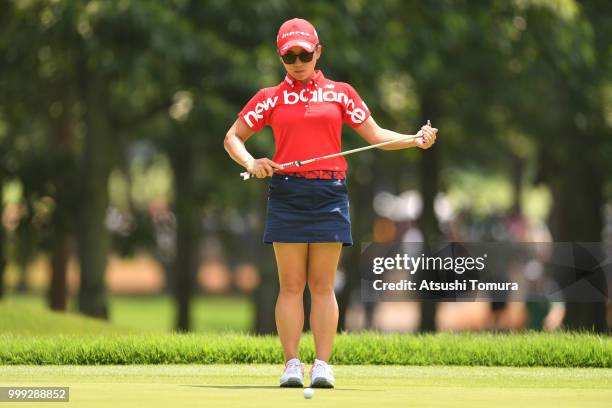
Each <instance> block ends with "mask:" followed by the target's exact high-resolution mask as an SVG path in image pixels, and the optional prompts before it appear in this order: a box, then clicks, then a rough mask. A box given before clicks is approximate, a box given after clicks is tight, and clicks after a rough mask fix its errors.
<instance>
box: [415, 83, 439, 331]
mask: <svg viewBox="0 0 612 408" xmlns="http://www.w3.org/2000/svg"><path fill="white" fill-rule="evenodd" d="M432 92H433V91H432V90H427V89H426V90H425V91H423V92H422V94H423V96H422V98H421V112H423V116H422V118H421V123H422V124H425V123H427V120H428V119H430V120H432V121H433V123H432V126H433V127H436V124H435V118H436V117H437V108H436V104H435V102H434V101H433V99H432V97H431V94H432ZM432 118H433V119H432ZM438 150H439V148H437V146H436V145H434V146H433V147H432V148H430V149H428V150H423V151H421V152H420V153H421V157H420V158H419V176H420V179H421V197H422V199H423V212H422V213H421V217H420V218H419V221H418V225H419V228H420V229H421V232H422V233H423V240H424V245H423V248H424V250H425V255H426V256H427V255H429V254H428V253H427V252H428V251H429V248H430V244H434V243H435V242H436V240H438V239H439V238H440V229H439V228H438V220H437V219H436V214H435V212H434V200H435V198H436V194H437V193H438V189H439V187H440V180H439V179H440V177H439V174H440V165H439V162H438V161H439V158H438V157H439V152H438ZM436 309H437V303H436V302H434V301H432V300H421V322H420V326H419V331H420V332H432V331H435V330H436Z"/></svg>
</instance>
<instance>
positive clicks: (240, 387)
mask: <svg viewBox="0 0 612 408" xmlns="http://www.w3.org/2000/svg"><path fill="white" fill-rule="evenodd" d="M181 387H195V388H219V389H224V390H251V389H270V390H274V389H276V390H295V389H300V388H299V387H293V388H292V387H279V386H278V385H276V386H274V385H181ZM304 388H306V387H304ZM319 389H325V388H317V390H319ZM333 390H334V391H367V392H370V391H384V390H360V389H357V388H334V389H333Z"/></svg>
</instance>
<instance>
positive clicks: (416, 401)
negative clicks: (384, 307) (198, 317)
mask: <svg viewBox="0 0 612 408" xmlns="http://www.w3.org/2000/svg"><path fill="white" fill-rule="evenodd" d="M281 368H282V367H281V366H278V365H147V366H134V365H132V366H1V367H0V385H2V386H9V385H21V386H26V385H28V386H43V385H44V386H69V387H70V402H69V403H63V404H62V403H60V404H61V405H62V406H64V405H65V406H75V407H84V408H87V407H109V406H112V407H113V408H120V407H173V406H176V407H265V408H270V407H277V406H278V407H287V405H286V404H291V405H290V406H291V407H302V406H311V407H312V406H319V407H331V406H333V407H351V408H355V407H362V406H367V407H369V408H372V407H373V406H376V408H387V407H464V406H465V407H470V408H475V407H487V408H489V407H491V406H504V407H521V408H524V407H529V406H538V408H544V407H555V408H560V407H609V406H610V405H609V404H610V401H612V370H611V369H582V368H510V367H446V366H433V367H431V366H429V367H407V366H335V367H334V371H335V374H336V382H337V388H336V389H334V390H323V389H317V390H315V395H314V397H313V399H312V400H306V399H304V397H303V394H302V390H301V389H281V388H279V387H277V386H276V384H277V381H278V377H279V375H280V371H281ZM307 369H308V367H307ZM0 406H1V407H2V408H4V407H9V406H15V407H20V408H25V407H30V406H32V407H34V406H41V404H40V403H38V404H35V403H24V402H19V403H0ZM54 406H55V404H54Z"/></svg>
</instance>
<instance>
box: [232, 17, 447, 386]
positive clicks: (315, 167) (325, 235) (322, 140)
mask: <svg viewBox="0 0 612 408" xmlns="http://www.w3.org/2000/svg"><path fill="white" fill-rule="evenodd" d="M276 43H277V47H278V53H279V59H280V61H281V63H282V64H283V66H284V67H285V70H286V71H287V75H286V76H285V79H284V80H283V81H282V82H281V83H280V84H278V85H276V86H273V87H270V88H263V89H261V90H259V92H257V93H256V94H255V96H254V97H253V98H252V99H251V100H250V101H249V102H248V103H247V105H246V106H245V107H244V109H243V110H242V111H241V112H240V113H239V114H238V119H237V120H236V121H235V122H234V124H233V125H232V127H231V128H230V129H229V131H228V132H227V135H226V137H225V142H224V145H225V149H226V150H227V152H228V153H229V155H230V156H231V157H232V159H234V160H235V161H236V162H238V163H239V164H240V165H242V166H244V167H245V168H246V170H247V171H248V172H249V173H251V174H253V175H255V176H256V177H257V178H264V177H268V176H271V177H272V178H271V180H270V183H269V186H268V208H267V216H266V224H265V232H264V242H265V243H268V244H273V247H274V254H275V256H276V263H277V266H278V274H279V282H280V293H279V295H278V299H277V302H276V311H275V317H276V327H277V330H278V335H279V337H280V340H281V343H282V346H283V351H284V354H285V362H286V363H285V369H284V372H283V374H282V376H281V378H280V385H281V386H282V387H302V386H303V384H304V365H303V364H302V363H301V362H300V360H299V358H298V344H299V340H300V335H301V333H302V328H303V324H304V306H303V301H302V295H303V292H304V288H305V286H306V282H308V288H309V289H310V294H311V298H312V304H311V311H310V327H311V329H312V333H313V336H314V341H315V348H316V358H315V361H314V364H313V366H312V368H311V370H310V382H311V387H325V388H331V387H333V386H334V383H335V379H334V375H333V373H332V369H331V367H330V366H329V365H328V361H329V358H330V355H331V352H332V346H333V342H334V336H335V334H336V330H337V325H338V304H337V303H336V296H335V294H334V279H335V273H336V269H337V267H338V261H339V258H340V251H341V249H342V246H347V245H352V243H353V241H352V237H351V222H350V218H349V201H348V191H347V186H346V169H347V165H346V161H345V159H344V157H342V156H340V157H335V158H332V159H327V160H321V161H316V162H313V163H309V164H305V165H303V166H299V167H296V166H294V167H287V168H283V167H281V166H280V165H279V164H278V163H285V162H291V161H295V160H306V159H310V158H314V157H319V156H324V155H328V154H331V153H338V152H340V150H341V129H342V124H343V123H347V124H348V125H350V126H351V127H353V128H354V129H355V130H356V131H357V133H359V135H360V136H361V137H363V138H364V139H365V140H366V141H367V142H368V143H370V144H376V143H381V142H385V141H390V140H394V139H398V138H402V137H404V138H405V137H406V135H402V134H399V133H396V132H393V131H390V130H387V129H382V128H380V127H379V126H378V125H377V124H376V122H375V121H374V119H373V118H372V117H371V116H370V111H369V110H368V107H367V106H366V104H365V103H364V102H363V101H362V100H361V98H360V97H359V95H358V94H357V92H356V91H355V90H354V89H353V87H351V86H350V85H349V84H347V83H344V82H336V81H332V80H330V79H327V78H325V76H323V73H322V72H321V71H320V70H315V66H316V64H317V61H318V60H319V58H320V57H321V52H322V47H321V45H320V44H319V38H318V36H317V32H316V31H315V29H314V27H313V26H312V24H310V23H309V22H308V21H306V20H302V19H298V18H294V19H292V20H288V21H286V22H285V23H284V24H283V25H282V26H281V27H280V29H279V31H278V36H277V38H276ZM264 126H270V127H272V130H273V133H274V141H275V144H276V152H275V154H274V157H273V160H270V159H268V158H260V159H255V158H254V157H253V156H251V155H250V154H249V152H248V151H247V150H246V148H245V146H244V143H245V142H246V141H247V140H248V139H249V137H251V135H252V134H254V133H256V132H258V131H259V130H261V129H262V128H263V127H264ZM437 131H438V130H437V129H435V128H431V127H429V126H424V127H422V128H421V133H420V135H421V137H420V138H419V139H413V140H403V141H398V142H397V143H391V144H388V145H385V147H384V149H385V150H396V149H404V148H409V147H414V146H417V147H420V148H422V149H427V148H429V147H430V146H431V145H432V144H433V143H434V142H435V140H436V133H437Z"/></svg>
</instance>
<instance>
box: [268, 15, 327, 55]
mask: <svg viewBox="0 0 612 408" xmlns="http://www.w3.org/2000/svg"><path fill="white" fill-rule="evenodd" d="M318 43H319V36H318V35H317V30H315V28H314V27H313V25H312V24H310V23H309V22H308V21H306V20H304V19H301V18H292V19H291V20H287V21H285V22H284V23H283V25H281V26H280V28H279V29H278V35H277V36H276V46H277V47H278V52H279V53H280V54H281V55H285V54H286V53H287V51H289V49H290V48H291V47H301V48H303V49H304V50H306V51H307V52H312V51H314V49H315V47H316V45H317V44H318Z"/></svg>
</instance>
